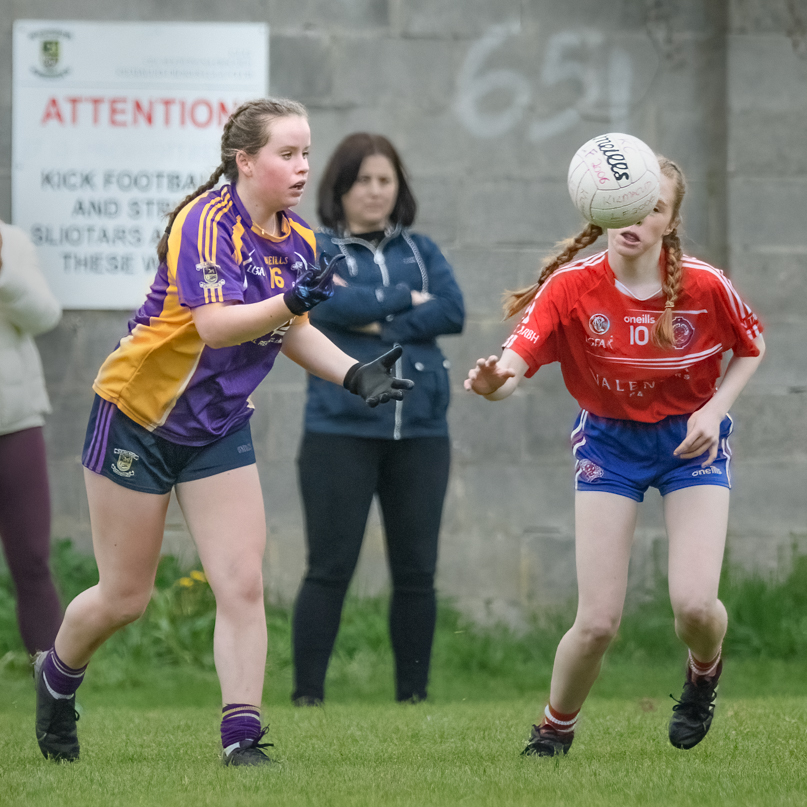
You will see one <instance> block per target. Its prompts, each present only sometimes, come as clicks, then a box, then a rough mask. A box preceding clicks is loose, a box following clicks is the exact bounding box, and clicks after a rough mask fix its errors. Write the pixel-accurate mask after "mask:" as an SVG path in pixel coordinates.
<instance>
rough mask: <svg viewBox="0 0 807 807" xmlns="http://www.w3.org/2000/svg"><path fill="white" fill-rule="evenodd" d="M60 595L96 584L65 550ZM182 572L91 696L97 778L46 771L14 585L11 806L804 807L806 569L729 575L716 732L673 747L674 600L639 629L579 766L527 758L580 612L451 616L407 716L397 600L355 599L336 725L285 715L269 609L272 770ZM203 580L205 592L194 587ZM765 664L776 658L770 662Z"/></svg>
mask: <svg viewBox="0 0 807 807" xmlns="http://www.w3.org/2000/svg"><path fill="white" fill-rule="evenodd" d="M59 551H60V553H61V554H60V555H58V556H57V559H58V563H59V565H58V567H57V568H58V570H59V577H60V580H61V581H62V586H63V590H64V591H65V592H66V595H67V596H66V599H69V597H70V594H71V592H70V589H69V588H68V586H72V587H73V588H74V589H77V590H81V588H83V587H84V586H86V585H88V584H91V583H92V582H93V580H92V574H93V569H92V568H91V566H88V561H87V560H86V559H85V558H80V557H77V556H75V555H74V554H73V553H72V552H70V551H69V549H68V548H65V547H64V546H63V547H61V548H60V550H59ZM184 574H185V571H182V570H178V569H177V568H176V567H175V565H173V562H172V561H171V560H170V559H167V561H166V563H165V565H164V568H163V569H162V571H161V576H158V587H157V591H156V592H155V596H154V598H153V600H152V603H151V605H150V607H149V611H148V613H147V615H146V617H144V618H143V619H142V620H140V622H138V623H136V624H135V625H133V626H130V628H128V629H127V630H126V631H123V632H122V633H121V634H118V635H117V636H115V637H113V639H112V640H111V641H110V642H108V643H107V644H106V645H105V646H104V647H103V648H102V649H101V650H100V651H99V652H98V654H97V655H96V656H95V658H94V659H93V662H92V664H91V665H90V669H89V671H88V676H87V681H86V682H85V684H84V685H83V686H82V688H81V689H80V690H79V702H80V704H81V711H82V717H81V720H80V722H79V736H80V739H81V743H82V754H81V757H82V758H81V761H80V762H78V763H75V764H73V765H56V764H53V763H48V762H46V761H45V760H44V759H43V758H42V756H41V754H40V753H39V749H38V747H37V745H36V741H35V738H34V730H33V714H34V696H33V686H32V681H31V678H30V675H29V673H28V670H27V659H26V656H25V653H24V651H22V649H21V644H20V640H19V636H18V635H17V634H16V626H15V625H14V620H13V600H12V594H11V592H10V588H9V585H8V581H7V580H6V581H4V580H3V579H2V576H0V692H2V696H0V805H1V806H2V807H6V805H9V807H11V806H12V805H14V806H15V807H16V806H17V805H19V807H23V805H24V807H37V806H38V805H42V806H43V807H45V805H47V806H48V807H59V805H64V806H65V807H96V806H97V807H101V806H102V805H103V807H116V805H157V806H158V807H162V805H165V806H166V807H169V806H170V805H233V807H239V806H240V805H245V807H249V806H250V805H290V806H293V805H316V806H317V807H323V805H327V806H328V807H330V805H334V807H339V806H340V805H383V807H392V806H394V805H454V804H469V805H495V807H508V805H522V804H523V805H528V804H529V805H536V804H549V805H559V806H560V807H563V806H565V805H575V806H576V805H580V806H581V807H590V806H591V805H595V806H596V807H599V805H603V806H604V807H605V806H607V805H619V807H626V805H704V807H715V806H716V805H732V807H734V805H760V806H762V805H765V806H766V807H767V805H807V675H805V672H806V671H807V562H805V561H804V560H803V559H802V560H798V562H797V563H795V564H794V566H793V571H792V573H791V574H790V575H789V576H787V577H786V578H784V579H782V580H780V581H778V582H777V581H763V580H759V579H757V578H740V577H737V578H732V577H731V576H727V578H726V580H725V582H724V587H723V589H722V592H721V596H722V597H723V599H724V602H726V604H727V607H728V608H729V613H730V616H731V620H732V621H731V626H732V627H731V630H730V634H729V637H727V642H726V645H725V646H726V651H727V655H726V659H727V660H726V667H725V670H724V673H723V677H722V679H721V692H720V697H719V699H718V708H717V715H716V718H715V723H714V726H713V728H712V731H711V732H710V734H709V735H708V737H707V738H706V740H705V741H704V742H703V743H701V744H700V745H699V746H697V747H696V748H694V749H692V750H691V751H688V752H684V751H678V750H676V749H674V748H672V746H670V745H669V742H668V741H667V736H666V729H667V722H668V720H669V716H670V714H671V707H672V701H671V700H670V699H669V697H668V694H669V693H673V694H675V695H678V694H680V691H681V686H682V683H683V662H684V655H685V652H684V650H683V648H682V646H681V645H680V643H679V642H678V641H677V640H676V639H675V636H674V632H673V630H672V618H671V613H670V610H669V602H668V600H667V598H666V592H665V591H664V589H663V585H661V584H660V589H659V593H658V595H657V596H656V597H655V598H654V599H653V600H652V601H649V602H648V603H646V604H645V605H644V606H643V607H642V608H641V609H638V610H636V611H635V612H633V613H630V614H627V615H626V618H625V620H624V621H623V625H622V627H621V629H620V634H619V636H618V637H617V640H616V641H615V642H614V645H613V647H612V648H611V650H610V651H609V654H608V656H607V657H606V661H605V665H604V668H603V673H602V675H601V677H600V680H599V681H598V682H597V684H596V686H595V689H594V691H593V694H592V696H591V697H590V698H589V700H588V702H587V703H586V706H585V708H584V711H583V717H582V720H581V725H580V729H579V731H578V736H577V738H576V739H575V742H574V745H573V747H572V750H571V752H570V754H569V755H568V756H567V757H565V758H563V759H550V760H547V759H534V758H523V757H521V756H520V752H521V750H522V748H523V746H524V741H525V739H526V737H527V735H528V732H529V727H530V724H531V723H532V722H533V721H535V720H536V719H537V718H538V714H539V712H540V711H541V709H542V708H543V704H544V702H545V698H546V695H547V690H548V686H549V677H550V673H551V665H552V658H553V655H554V649H555V646H556V644H557V640H558V638H559V637H560V635H561V633H562V632H563V630H564V629H565V626H566V625H567V624H568V621H569V614H568V613H567V614H565V615H562V614H561V615H559V616H558V617H557V618H556V619H555V618H548V619H547V618H545V619H544V620H542V622H541V624H538V623H536V625H535V626H533V627H532V628H531V629H530V630H529V631H527V633H524V634H519V635H516V634H513V633H512V632H510V631H508V630H507V629H506V628H503V627H496V628H491V629H478V628H476V627H474V626H473V625H470V624H468V623H466V622H465V621H463V619H462V618H461V616H460V615H459V614H458V613H457V612H456V611H454V610H453V609H452V608H451V607H450V603H441V606H440V610H439V619H438V629H437V634H436V637H435V648H434V660H433V668H432V680H431V685H430V700H429V701H428V702H426V703H422V704H418V705H415V706H412V705H408V706H403V705H396V704H394V703H392V694H393V693H392V689H393V687H392V673H391V670H392V659H391V653H390V648H389V639H388V636H387V626H386V602H385V601H384V599H383V598H382V599H379V600H370V601H367V600H364V601H357V600H349V601H348V603H347V606H346V612H345V616H344V619H343V625H342V630H341V632H340V636H339V640H338V642H337V647H336V650H335V653H334V658H333V661H332V664H331V669H330V671H329V678H328V690H327V705H326V706H325V707H324V708H319V709H318V708H314V709H312V708H307V709H295V708H293V707H292V706H291V705H290V703H289V693H290V691H291V663H290V636H289V613H288V611H287V610H284V609H281V608H269V609H268V610H267V618H268V623H269V633H270V642H269V647H270V652H269V658H268V661H267V679H266V687H265V691H264V719H265V720H267V721H268V722H269V723H270V726H271V728H270V732H269V739H270V740H271V741H272V742H274V743H275V747H274V749H272V755H273V757H274V758H276V759H277V760H278V762H279V764H278V765H277V766H275V767H273V768H271V769H261V770H245V769H230V768H224V767H223V766H222V765H221V764H220V761H219V749H220V745H219V739H218V720H219V709H220V700H219V689H218V683H217V679H216V675H215V672H214V671H213V668H212V654H211V636H210V634H211V630H212V624H213V602H212V597H211V594H210V591H209V588H207V586H206V584H204V583H203V582H202V581H201V580H199V578H198V576H197V577H196V578H190V577H184V576H181V575H184ZM191 580H194V581H195V582H191ZM761 659H764V661H762V660H761Z"/></svg>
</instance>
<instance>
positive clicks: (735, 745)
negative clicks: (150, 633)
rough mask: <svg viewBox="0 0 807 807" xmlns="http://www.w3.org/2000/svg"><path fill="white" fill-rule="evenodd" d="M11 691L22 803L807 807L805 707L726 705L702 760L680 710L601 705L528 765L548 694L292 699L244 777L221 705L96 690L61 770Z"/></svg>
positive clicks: (797, 701)
mask: <svg viewBox="0 0 807 807" xmlns="http://www.w3.org/2000/svg"><path fill="white" fill-rule="evenodd" d="M9 694H11V695H12V699H13V703H9V701H8V699H5V700H4V708H3V710H2V712H0V728H2V731H0V803H2V804H3V805H9V807H11V805H15V806H16V805H20V806H22V805H25V807H33V805H48V806H49V807H58V805H70V807H74V806H75V807H78V806H79V805H81V807H95V806H96V805H98V807H101V805H103V807H109V806H111V805H165V806H166V807H168V806H169V805H222V804H227V805H244V807H248V806H249V805H267V804H270V805H289V806H292V805H333V806H334V807H338V806H339V805H385V807H392V806H393V805H454V804H469V805H497V807H498V806H499V805H501V806H502V807H505V805H531V806H532V805H535V804H551V805H585V806H586V807H588V805H592V804H594V805H604V806H605V805H618V807H625V805H704V807H713V806H714V805H732V806H734V805H803V804H807V786H805V780H804V771H805V766H807V742H806V740H807V737H805V725H806V724H807V698H805V697H801V698H793V697H791V698H767V699H741V698H740V699H738V698H726V699H725V700H723V701H721V702H720V704H719V707H718V709H719V711H718V716H717V718H716V719H715V724H714V727H713V729H712V732H711V733H710V734H709V736H708V737H707V738H706V740H705V741H704V742H703V743H702V744H701V745H699V746H698V747H696V748H695V749H693V750H691V751H688V752H682V751H677V750H675V749H674V748H672V747H671V746H670V745H669V744H668V742H667V740H666V723H667V719H668V715H669V711H668V703H669V702H666V703H665V702H664V700H663V699H656V698H631V699H604V698H599V697H592V698H591V699H590V701H589V703H588V704H587V705H586V709H585V713H584V719H583V722H582V725H581V728H580V729H579V731H578V737H577V739H576V740H575V743H574V746H573V747H572V751H571V752H570V754H569V755H568V757H566V758H564V759H559V760H556V759H552V760H547V759H527V758H522V757H521V756H520V755H519V754H520V751H521V749H522V747H523V742H524V739H525V737H526V735H527V732H528V729H529V725H530V723H531V722H532V721H533V720H534V719H535V712H536V703H535V702H534V700H533V699H529V700H525V699H508V700H503V701H495V700H489V701H481V700H480V701H474V702H453V703H443V704H440V703H434V704H429V703H424V704H419V705H417V706H399V705H395V704H390V703H387V704H365V703H362V702H360V701H356V702H353V703H338V704H330V705H328V706H326V707H325V708H323V709H311V708H309V709H294V708H293V707H291V706H289V705H286V704H284V705H282V706H276V707H274V708H272V709H270V710H269V717H270V720H271V739H272V740H273V741H274V742H275V748H274V749H273V756H274V757H275V758H276V759H277V760H278V761H279V762H280V765H279V766H278V767H277V768H276V769H269V770H267V769H260V770H241V769H225V768H223V767H222V766H221V765H220V763H219V762H218V753H219V749H218V743H217V719H216V718H217V715H216V709H215V708H214V707H215V704H206V705H197V706H176V705H175V706H171V707H165V706H159V707H158V706H156V705H154V704H151V705H147V702H148V700H149V697H148V696H146V697H144V703H143V704H141V706H140V707H137V706H135V705H126V706H122V705H118V706H112V705H101V704H100V703H99V704H98V705H94V701H95V698H94V696H93V695H91V694H90V692H89V690H88V692H87V695H86V702H85V705H84V714H83V717H82V720H81V721H80V723H79V726H80V729H81V741H82V746H83V747H82V759H81V761H80V762H78V763H75V764H73V765H55V764H52V763H47V762H45V761H44V760H43V759H42V758H41V756H40V755H39V751H38V749H37V748H36V745H35V743H34V739H33V730H32V727H31V715H32V708H33V702H32V693H31V690H30V684H29V685H28V688H27V689H26V691H24V692H23V691H21V690H17V689H16V688H15V690H14V692H13V693H9ZM153 694H155V695H156V694H157V693H153ZM157 700H158V701H159V700H161V697H160V696H159V695H158V696H157ZM771 727H775V731H771V730H770V728H771Z"/></svg>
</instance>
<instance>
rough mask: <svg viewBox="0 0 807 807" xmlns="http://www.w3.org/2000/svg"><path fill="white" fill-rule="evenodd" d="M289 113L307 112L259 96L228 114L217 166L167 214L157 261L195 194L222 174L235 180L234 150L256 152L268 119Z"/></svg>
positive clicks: (211, 185)
mask: <svg viewBox="0 0 807 807" xmlns="http://www.w3.org/2000/svg"><path fill="white" fill-rule="evenodd" d="M290 115H299V116H300V117H301V118H308V112H307V111H306V108H305V107H304V106H303V105H302V104H301V103H299V102H297V101H290V100H289V99H287V98H259V99H257V100H255V101H247V102H246V103H244V104H241V106H240V107H238V109H236V110H235V112H233V114H232V115H230V117H229V118H228V119H227V123H225V124H224V129H223V131H222V133H221V162H220V163H219V167H218V168H217V169H216V170H215V171H214V172H213V173H212V174H211V175H210V179H208V180H207V182H205V183H204V184H203V185H200V186H199V187H198V188H197V189H196V190H195V191H193V193H191V194H189V195H188V196H186V197H185V198H184V199H183V200H182V201H181V202H180V203H179V204H178V205H177V206H176V207H175V208H174V209H173V210H172V211H171V213H169V214H168V226H167V227H166V228H165V232H164V233H163V236H162V238H161V239H160V243H159V244H157V257H158V258H159V261H160V263H164V262H165V260H166V259H167V257H168V238H169V236H170V234H171V228H172V227H173V225H174V221H175V220H176V217H177V215H179V211H180V210H182V208H183V207H185V205H187V204H189V203H190V202H192V201H193V200H194V199H196V197H197V196H201V195H202V194H203V193H206V192H207V191H209V190H210V189H211V188H215V187H216V185H217V184H218V181H219V180H220V179H221V178H222V177H225V178H226V179H227V181H228V182H231V183H235V182H236V181H237V180H238V165H237V164H236V161H235V158H236V156H237V154H238V152H239V151H243V152H244V153H245V154H247V155H249V156H250V157H253V156H254V155H256V154H257V153H258V152H259V151H260V150H261V149H262V148H263V147H264V146H265V145H266V144H267V143H268V142H269V137H270V136H271V134H272V132H271V127H270V124H271V122H272V121H273V120H275V119H276V118H285V117H288V116H290Z"/></svg>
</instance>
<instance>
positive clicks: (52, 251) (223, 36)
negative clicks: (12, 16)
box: [12, 20, 269, 309]
mask: <svg viewBox="0 0 807 807" xmlns="http://www.w3.org/2000/svg"><path fill="white" fill-rule="evenodd" d="M268 83H269V29H268V26H267V25H265V24H263V23H227V24H225V23H133V22H130V23H127V22H110V23H107V22H64V21H47V20H17V21H16V22H15V23H14V76H13V93H14V95H13V129H12V132H13V134H12V137H13V140H12V210H13V221H14V223H15V224H17V225H19V226H20V227H22V228H23V229H24V230H25V231H26V232H27V233H28V234H29V235H30V237H31V239H32V241H33V242H34V244H35V245H36V246H37V248H38V251H39V257H40V262H41V265H42V268H43V271H44V272H45V274H46V276H47V278H48V281H49V283H50V286H51V288H52V289H53V291H54V293H55V294H56V295H57V296H58V298H59V299H60V300H61V302H62V304H63V306H64V307H65V308H92V309H103V308H107V309H121V308H123V309H135V308H137V307H138V306H139V305H140V304H141V303H142V302H143V299H144V297H145V293H146V291H147V290H148V287H149V285H150V283H151V280H152V279H153V277H154V274H155V272H156V269H157V257H156V244H157V241H158V240H159V238H160V236H161V235H162V232H163V230H164V229H165V223H166V220H165V213H166V212H170V211H171V210H172V209H173V208H174V206H175V205H176V204H177V203H178V202H179V201H180V200H182V199H183V198H184V197H185V196H187V195H188V194H189V193H190V192H191V191H193V190H194V189H195V188H196V187H197V186H199V185H201V184H202V183H203V182H205V181H206V180H207V179H208V177H209V176H210V174H211V173H212V172H213V170H214V169H215V168H216V166H217V165H218V164H219V150H220V142H221V131H222V128H223V126H224V123H225V122H226V120H227V118H228V117H229V115H230V114H231V113H232V112H233V110H234V109H235V108H236V107H237V106H238V105H239V104H240V103H242V102H243V101H248V100H250V99H252V98H259V97H263V96H265V95H266V93H267V91H268Z"/></svg>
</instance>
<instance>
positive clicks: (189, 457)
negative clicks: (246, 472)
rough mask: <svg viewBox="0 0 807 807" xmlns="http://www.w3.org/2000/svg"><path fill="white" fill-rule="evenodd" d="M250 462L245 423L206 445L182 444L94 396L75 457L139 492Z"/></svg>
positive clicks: (249, 439)
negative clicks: (78, 455)
mask: <svg viewBox="0 0 807 807" xmlns="http://www.w3.org/2000/svg"><path fill="white" fill-rule="evenodd" d="M254 462H255V451H254V449H253V448H252V432H251V431H250V428H249V423H247V425H246V426H243V427H242V428H240V429H238V430H236V431H234V432H231V433H230V434H227V435H225V436H224V437H220V438H219V439H218V440H216V441H215V442H213V443H209V444H208V445H206V446H185V445H180V444H179V443H172V442H171V441H170V440H166V439H164V438H163V437H158V436H157V435H156V434H152V433H151V432H150V431H149V430H148V429H144V428H143V427H142V426H140V425H139V424H138V423H135V422H134V421H133V420H131V419H130V418H128V417H126V415H124V414H123V413H122V412H121V411H120V410H119V409H118V407H117V406H115V404H112V403H109V401H105V400H104V399H103V398H101V397H100V396H98V395H96V396H95V401H94V402H93V405H92V412H91V413H90V422H89V424H88V425H87V436H86V437H85V439H84V451H83V453H82V455H81V463H82V465H84V467H85V468H89V469H90V470H91V471H93V472H95V473H97V474H101V475H102V476H105V477H107V478H108V479H111V480H112V481H113V482H116V483H117V484H119V485H123V487H125V488H131V489H132V490H139V491H142V492H144V493H168V492H169V491H170V490H171V489H172V488H173V487H174V485H176V484H178V483H180V482H192V481H193V480H194V479H204V478H205V477H208V476H215V475H216V474H220V473H224V472H225V471H231V470H232V469H233V468H241V467H243V466H245V465H252V464H253V463H254Z"/></svg>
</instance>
